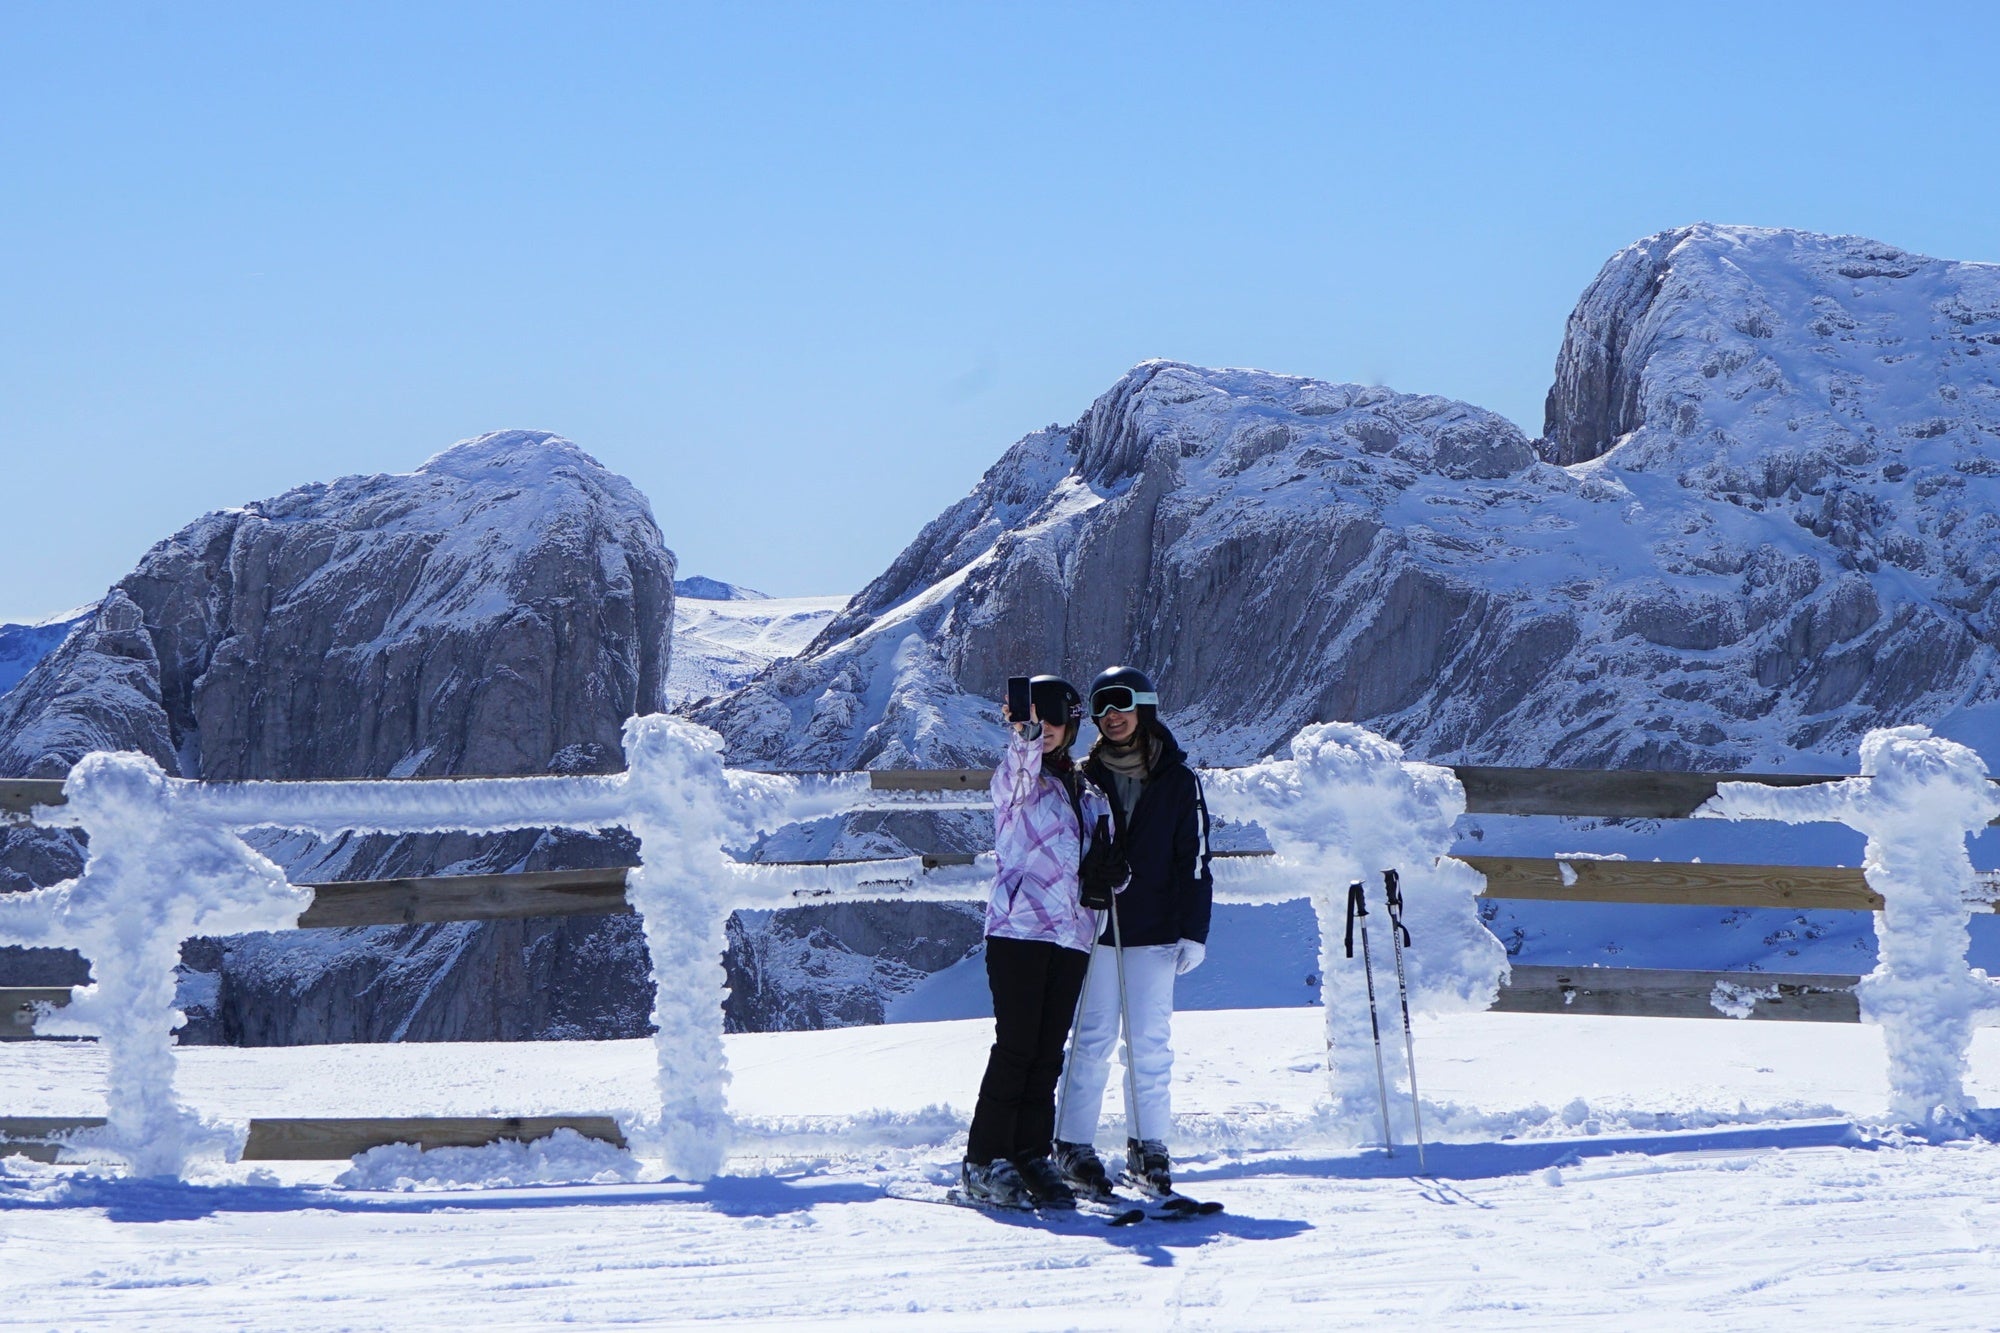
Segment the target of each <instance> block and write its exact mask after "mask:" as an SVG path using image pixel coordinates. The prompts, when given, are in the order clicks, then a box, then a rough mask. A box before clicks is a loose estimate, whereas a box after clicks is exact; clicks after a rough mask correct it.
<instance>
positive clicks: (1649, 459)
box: [696, 225, 2000, 769]
mask: <svg viewBox="0 0 2000 1333" xmlns="http://www.w3.org/2000/svg"><path fill="white" fill-rule="evenodd" d="M1996 537H2000V267H1996V266H1993V265H1983V264H1961V263H1951V262H1947V261H1941V260H1932V259H1925V258H1922V257H1920V256H1915V255H1910V254H1906V253H1904V252H1902V251H1899V250H1896V249H1895V248H1893V247H1890V246H1885V245H1882V244H1880V243H1878V242H1874V241H1869V240H1864V239H1860V238H1856V237H1826V236H1816V235H1811V234H1807V233H1802V232H1795V231H1780V230H1761V229H1753V228H1743V227H1719V226H1710V225H1701V226H1695V227H1688V228H1682V229H1678V230H1675V231H1671V232H1665V233H1662V234H1660V235H1658V236H1653V237H1649V238H1647V239H1646V240H1644V241H1641V242H1639V243H1637V244H1636V245H1633V246H1631V247H1628V248H1627V249H1626V250H1624V251H1621V252H1620V253H1619V254H1618V255H1616V256H1614V257H1613V258H1612V259H1611V261H1610V262H1609V263H1608V264H1606V266H1605V268H1604V270H1603V272H1602V273H1601V274H1600V275H1599V277H1598V279H1597V280H1596V282H1594V283H1593V284H1592V286H1591V288H1590V289H1589V291H1587V292H1586V293H1585V295H1584V298H1583V300H1582V302H1581V303H1580V304H1579V306H1578V308H1577V311H1576V313H1575V315H1574V316H1573V317H1572V318H1571V321H1570V324H1569V328H1568V331H1567V334H1566V336H1565V339H1564V344H1563V348H1562V352H1561V355H1560V359H1559V361H1558V366H1557V375H1556V384H1555V387H1554V389H1553V390H1552V391H1551V393H1550V396H1549V416H1548V420H1547V422H1546V429H1545V438H1544V439H1543V440H1541V441H1536V442H1531V441H1529V440H1528V439H1527V438H1526V437H1525V436H1524V435H1523V434H1522V433H1521V432H1520V431H1519V430H1517V429H1516V428H1515V427H1513V426H1512V425H1511V424H1510V423H1508V422H1506V421H1505V420H1503V419H1501V418H1499V417H1497V416H1495V415H1493V414H1492V413H1489V412H1485V411H1483V410H1481V409H1479V408H1476V407H1472V406H1469V405H1467V404H1464V403H1458V402H1453V401H1450V400H1447V399H1442V398H1436V397H1427V396H1418V395H1409V394H1401V393H1395V392H1392V391H1390V390H1388V389H1383V388H1370V387H1364V386H1358V385H1340V384H1327V383H1322V382H1320V381H1316V380H1309V379H1299V378H1294V377H1288V376H1281V375H1272V374H1266V373H1262V372H1258V371H1248V370H1206V369H1201V368H1198V367H1194V366H1188V365H1181V364H1177V363H1173V362H1163V361H1155V362H1148V363H1146V364H1143V365H1141V366H1139V367H1137V368H1135V369H1134V370H1133V371H1131V372H1130V373H1129V374H1127V375H1126V376H1125V377H1124V378H1123V379H1121V380H1120V381H1119V382H1118V383H1117V384H1116V385H1114V386H1113V387H1112V388H1111V389H1110V390H1109V391H1108V392H1106V393H1105V394H1104V395H1103V396H1102V397H1101V398H1099V399H1098V400H1097V402H1096V403H1095V404H1093V405H1092V407H1091V409H1090V411H1089V412H1087V413H1086V414H1085V415H1084V416H1083V417H1082V418H1081V419H1080V420H1078V421H1077V422H1076V423H1075V424H1074V425H1071V426H1069V427H1067V428H1064V427H1059V426H1051V427H1049V428H1047V429H1046V430H1042V431H1038V432H1036V433H1034V434H1032V435H1029V436H1027V437H1026V438H1025V439H1023V440H1022V441H1020V442H1019V443H1018V444H1016V445H1015V446H1014V447H1013V448H1012V449H1010V450H1009V451H1008V452H1007V454H1006V455H1005V456H1004V457H1003V458H1002V459H1001V460H1000V461H999V462H998V463H996V464H995V465H994V467H993V468H992V469H991V470H990V471H989V472H988V473H987V474H986V476H985V477H984V478H982V479H981V481H980V482H979V484H978V486H977V487H975V488H974V490H973V492H972V494H970V495H969V496H967V497H966V498H965V499H964V500H962V501H960V502H959V503H958V504H957V505H955V506H953V507H952V508H951V509H949V510H947V511H946V512H945V513H943V514H941V515H940V516H939V517H938V518H936V519H935V520H933V521H932V522H931V523H930V524H929V525H928V526H926V527H925V529H924V530H923V532H922V533H921V534H919V536H918V537H917V539H916V541H914V542H913V543H912V544H911V545H910V546H909V547H908V548H907V549H906V550H905V551H904V552H903V553H902V555H900V556H899V557H898V558H897V559H896V561H895V562H894V563H893V564H892V565H891V567H890V568H889V569H888V570H887V571H886V572H885V573H884V574H883V575H882V576H881V577H880V578H878V579H876V580H875V581H874V582H873V583H871V584H870V585H869V586H868V587H867V588H865V589H864V590H863V591H862V592H861V593H860V595H859V596H857V597H856V598H855V600H854V602H853V604H852V605H851V606H850V607H849V608H848V609H847V610H846V611H845V612H844V613H843V614H841V615H840V616H838V617H836V618H835V619H834V620H833V622H832V623H830V624H829V625H828V626H827V628H826V629H825V630H824V631H823V632H822V633H821V634H820V636H819V637H818V639H816V640H815V641H814V643H813V644H812V645H811V646H810V647H809V648H808V649H807V650H806V651H805V652H804V653H803V654H802V655H800V656H799V657H797V658H794V659H791V660H788V661H781V662H779V663H777V664H775V665H774V666H772V667H771V668H769V669H767V670H766V671H765V672H764V673H763V674H761V675H760V676H759V677H758V678H757V679H756V680H754V681H753V682H751V683H750V684H749V685H747V686H745V687H744V688H743V689H742V690H740V691H738V692H737V693H735V694H734V695H731V696H729V697H727V698H725V699H722V700H720V701H717V702H716V703H713V704H711V705H708V706H707V707H705V708H702V709H699V710H697V712H696V715H697V716H698V717H699V718H701V719H702V720H703V721H706V722H708V723H709V724H710V725H713V726H715V727H717V728H718V729H719V730H721V731H722V732H723V734H724V735H725V736H726V737H727V738H728V741H729V745H730V754H731V758H732V760H733V761H734V762H738V763H746V764H752V765H763V766H768V767H773V768H838V767H846V766H850V765H860V766H877V767H892V766H902V765H920V764H937V765H949V764H961V763H962V764H971V763H977V762H982V761H984V760H985V759H986V757H988V756H990V755H991V754H992V753H993V750H994V748H995V747H996V745H997V743H998V739H999V736H998V729H997V726H996V725H995V723H996V719H994V717H993V713H994V709H993V705H992V703H991V702H990V701H992V700H994V699H995V698H997V697H998V694H999V691H1000V689H1001V685H1002V682H1003V680H1004V678H1005V677H1006V676H1008V675H1010V674H1014V673H1016V672H1024V671H1037V670H1052V671H1059V672H1063V673H1065V674H1067V675H1069V676H1070V677H1071V678H1072V679H1075V680H1079V681H1083V680H1087V679H1088V678H1089V676H1090V675H1091V674H1092V673H1094V672H1095V671H1096V670H1097V669H1098V668H1099V667H1101V666H1103V665H1105V664H1106V663H1109V662H1113V661H1128V662H1132V663H1135V664H1138V665H1141V666H1144V667H1146V668H1148V669H1149V670H1150V671H1152V673H1153V674H1154V676H1155V678H1156V680H1157V682H1158V683H1159V685H1160V688H1161V690H1162V692H1163V698H1164V700H1165V707H1166V711H1167V715H1168V720H1169V721H1170V722H1171V723H1172V724H1173V725H1174V726H1175V727H1176V728H1177V730H1178V731H1179V732H1180V733H1181V734H1182V735H1183V737H1184V739H1185V740H1186V741H1187V742H1188V744H1189V746H1190V749H1191V750H1192V752H1193V753H1195V754H1196V755H1197V756H1199V757H1200V758H1201V759H1203V760H1205V761H1206V762H1209V763H1233V762H1240V761H1243V760H1247V759H1250V758H1253V757H1256V756H1258V755H1261V754H1264V753H1268V752H1269V751H1270V750H1271V749H1272V748H1273V747H1274V746H1276V745H1278V744H1280V743H1282V742H1283V741H1284V740H1285V739H1286V738H1287V737H1289V736H1290V735H1292V734H1293V733H1294V732H1295V731H1296V730H1297V729H1298V728H1299V727H1300V726H1302V725H1304V724H1306V723H1308V722H1312V721H1318V720H1332V719H1344V720H1353V721H1359V722H1364V723H1366V724H1367V725H1369V726H1370V727H1373V728H1375V729H1377V730H1380V731H1382V732H1383V733H1385V734H1387V735H1389V736H1391V737H1393V738H1395V739H1397V740H1399V741H1401V742H1402V743H1403V744H1404V745H1405V746H1407V747H1408V748H1409V749H1410V751H1411V752H1412V753H1413V754H1414V755H1417V756H1421V757H1425V758H1431V759H1436V760H1441V761H1458V762H1488V763H1513V764H1525V765H1536V764H1539V765H1552V766H1567V767H1623V768H1632V767H1641V768H1643V767H1654V768H1669V769H1746V768H1759V767H1771V766H1776V765H1781V764H1793V765H1797V764H1798V763H1800V762H1802V758H1810V759H1812V760H1813V761H1814V762H1819V763H1835V762H1839V763H1845V762H1846V761H1847V759H1848V756H1850V755H1851V754H1852V751H1853V747H1854V745H1855V743H1856V742H1857V740H1858V738H1859V737H1860V735H1861V734H1862V733H1863V732H1864V731H1865V730H1866V729H1867V728H1869V727H1872V726H1878V725H1882V724H1884V723H1892V722H1903V721H1931V722H1936V721H1939V720H1948V719H1957V720H1959V721H1963V720H1964V718H1965V716H1966V715H1967V714H1968V712H1969V711H1971V712H1979V713H1982V714H1983V713H1984V712H1985V711H1986V710H1988V709H1989V708H1990V707H1991V705H1993V704H1994V703H1996V702H2000V698H1996V694H1995V689H1996V686H1995V682H1994V681H1993V678H1992V673H1991V666H1992V662H1993V646H1994V644H1995V643H1996V642H2000V639H1996V636H1997V635H2000V601H1996V597H2000V593H1996V589H2000V542H1996Z"/></svg>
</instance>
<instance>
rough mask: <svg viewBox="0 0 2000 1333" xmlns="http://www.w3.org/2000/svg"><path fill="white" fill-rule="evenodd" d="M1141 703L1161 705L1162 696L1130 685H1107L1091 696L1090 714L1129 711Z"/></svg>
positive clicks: (1097, 715)
mask: <svg viewBox="0 0 2000 1333" xmlns="http://www.w3.org/2000/svg"><path fill="white" fill-rule="evenodd" d="M1140 704H1151V705H1153V706H1154V707H1155V708H1158V707H1159V706H1160V696H1159V695H1158V694H1156V693H1154V692H1153V691H1151V690H1135V689H1133V688H1132V687H1131V686H1130V685H1106V686H1105V687H1104V688H1103V689H1101V690H1098V691H1097V692H1096V693H1094V694H1092V695H1091V696H1090V715H1091V716H1092V717H1103V716H1104V715H1105V714H1106V713H1129V712H1131V711H1132V710H1133V709H1135V708H1137V707H1138V706H1139V705H1140Z"/></svg>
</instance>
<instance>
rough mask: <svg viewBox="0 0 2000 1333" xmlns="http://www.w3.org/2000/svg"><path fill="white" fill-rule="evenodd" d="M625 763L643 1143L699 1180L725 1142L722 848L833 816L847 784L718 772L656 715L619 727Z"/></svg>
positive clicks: (717, 759)
mask: <svg viewBox="0 0 2000 1333" xmlns="http://www.w3.org/2000/svg"><path fill="white" fill-rule="evenodd" d="M625 763H626V770H627V771H626V775H625V779H624V781H625V800H626V803H627V811H626V815H625V818H624V819H623V820H622V821H621V822H623V823H625V824H626V826H627V827H629V828H630V829H631V830H632V832H633V833H634V834H635V835H637V837H638V839H639V846H640V852H639V860H640V864H639V867H638V868H637V869H636V870H634V871H633V872H632V873H631V875H630V876H629V877H628V879H627V881H626V897H627V899H628V901H630V902H631V904H632V906H633V908H634V910H636V911H637V912H638V913H639V917H640V921H641V923H642V924H643V926H644V929H645V932H646V947H647V951H648V953H649V954H650V955H651V957H652V965H653V1023H654V1026H655V1027H657V1028H658V1029H659V1030H658V1033H657V1034H656V1035H655V1036H654V1038H653V1043H654V1049H655V1051H656V1053H657V1059H658V1061H659V1080H660V1120H659V1123H658V1124H657V1126H646V1127H645V1128H644V1129H643V1130H642V1131H641V1136H642V1137H645V1138H651V1139H654V1140H655V1141H656V1142H657V1144H658V1146H659V1149H660V1151H661V1153H662V1155H663V1156H664V1157H665V1158H666V1161H667V1166H668V1169H669V1170H671V1171H672V1172H673V1173H674V1174H675V1175H677V1176H679V1177H681V1178H682V1179H684V1180H706V1179H708V1178H709V1177H710V1176H712V1175H714V1174H715V1173H716V1172H717V1171H719V1170H720V1169H721V1168H722V1163H723V1161H724V1160H725V1158H726V1157H727V1156H728V1153H729V1140H730V1119H729V1109H728V1105H727V1103H726V1101H725V1099H724V1093H723V1089H724V1086H725V1085H726V1084H727V1083H728V1081H729V1071H728V1068H727V1065H726V1063H725V1059H724V1056H723V1050H722V1001H723V994H724V976H725V974H724V972H723V967H722V955H723V951H724V949H725V948H726V947H727V944H728V941H727V938H726V935H725V924H726V919H727V917H728V915H729V912H730V910H731V909H732V908H734V907H736V906H737V905H738V903H739V899H740V890H739V876H738V874H737V871H736V868H735V863H734V862H733V861H731V860H730V859H729V858H728V856H727V855H726V854H725V853H724V851H723V846H724V843H725V842H726V841H728V840H730V839H731V838H743V839H747V838H748V837H749V836H750V835H751V834H752V833H753V832H754V831H755V830H756V829H757V828H758V827H760V826H765V827H768V826H770V825H772V824H775V823H781V822H784V821H785V820H787V819H796V818H809V817H812V816H814V815H817V814H821V813H826V812H828V811H831V810H836V809H840V808H843V807H844V806H845V805H846V804H847V803H849V802H850V801H851V799H852V796H853V794H854V792H855V791H856V789H857V784H856V783H854V782H853V781H847V782H838V781H836V782H831V783H827V784H824V786H823V788H822V789H820V790H806V789H805V788H804V787H803V785H802V784H801V783H800V782H799V781H798V780H797V779H793V778H785V777H776V776H770V775H766V774H757V773H744V772H732V771H730V770H727V769H724V768H723V766H722V738H721V737H720V736H718V735H716V734H715V733H714V732H713V731H710V730H709V729H708V728H706V727H702V726H697V725H696V724H694V723H692V722H685V721H682V720H681V719H679V718H674V717H667V716H665V715H661V714H654V715H650V716H647V717H635V718H633V719H631V720H630V721H628V722H627V723H626V724H625ZM865 783H866V779H865V778H864V779H862V780H861V783H860V784H859V785H861V786H865Z"/></svg>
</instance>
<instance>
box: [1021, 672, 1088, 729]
mask: <svg viewBox="0 0 2000 1333" xmlns="http://www.w3.org/2000/svg"><path fill="white" fill-rule="evenodd" d="M1028 698H1029V699H1030V700H1031V701H1032V702H1033V703H1034V705H1035V716H1036V717H1038V718H1040V719H1041V720H1042V721H1044V722H1054V721H1056V720H1057V719H1061V721H1062V723H1063V725H1064V726H1068V725H1069V724H1070V723H1073V722H1081V721H1082V720H1083V700H1082V699H1081V698H1079V697H1078V696H1077V693H1076V686H1074V685H1072V684H1070V683H1069V682H1068V681H1066V680H1064V679H1063V678H1062V677H1061V676H1032V677H1030V678H1029V680H1028Z"/></svg>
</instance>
